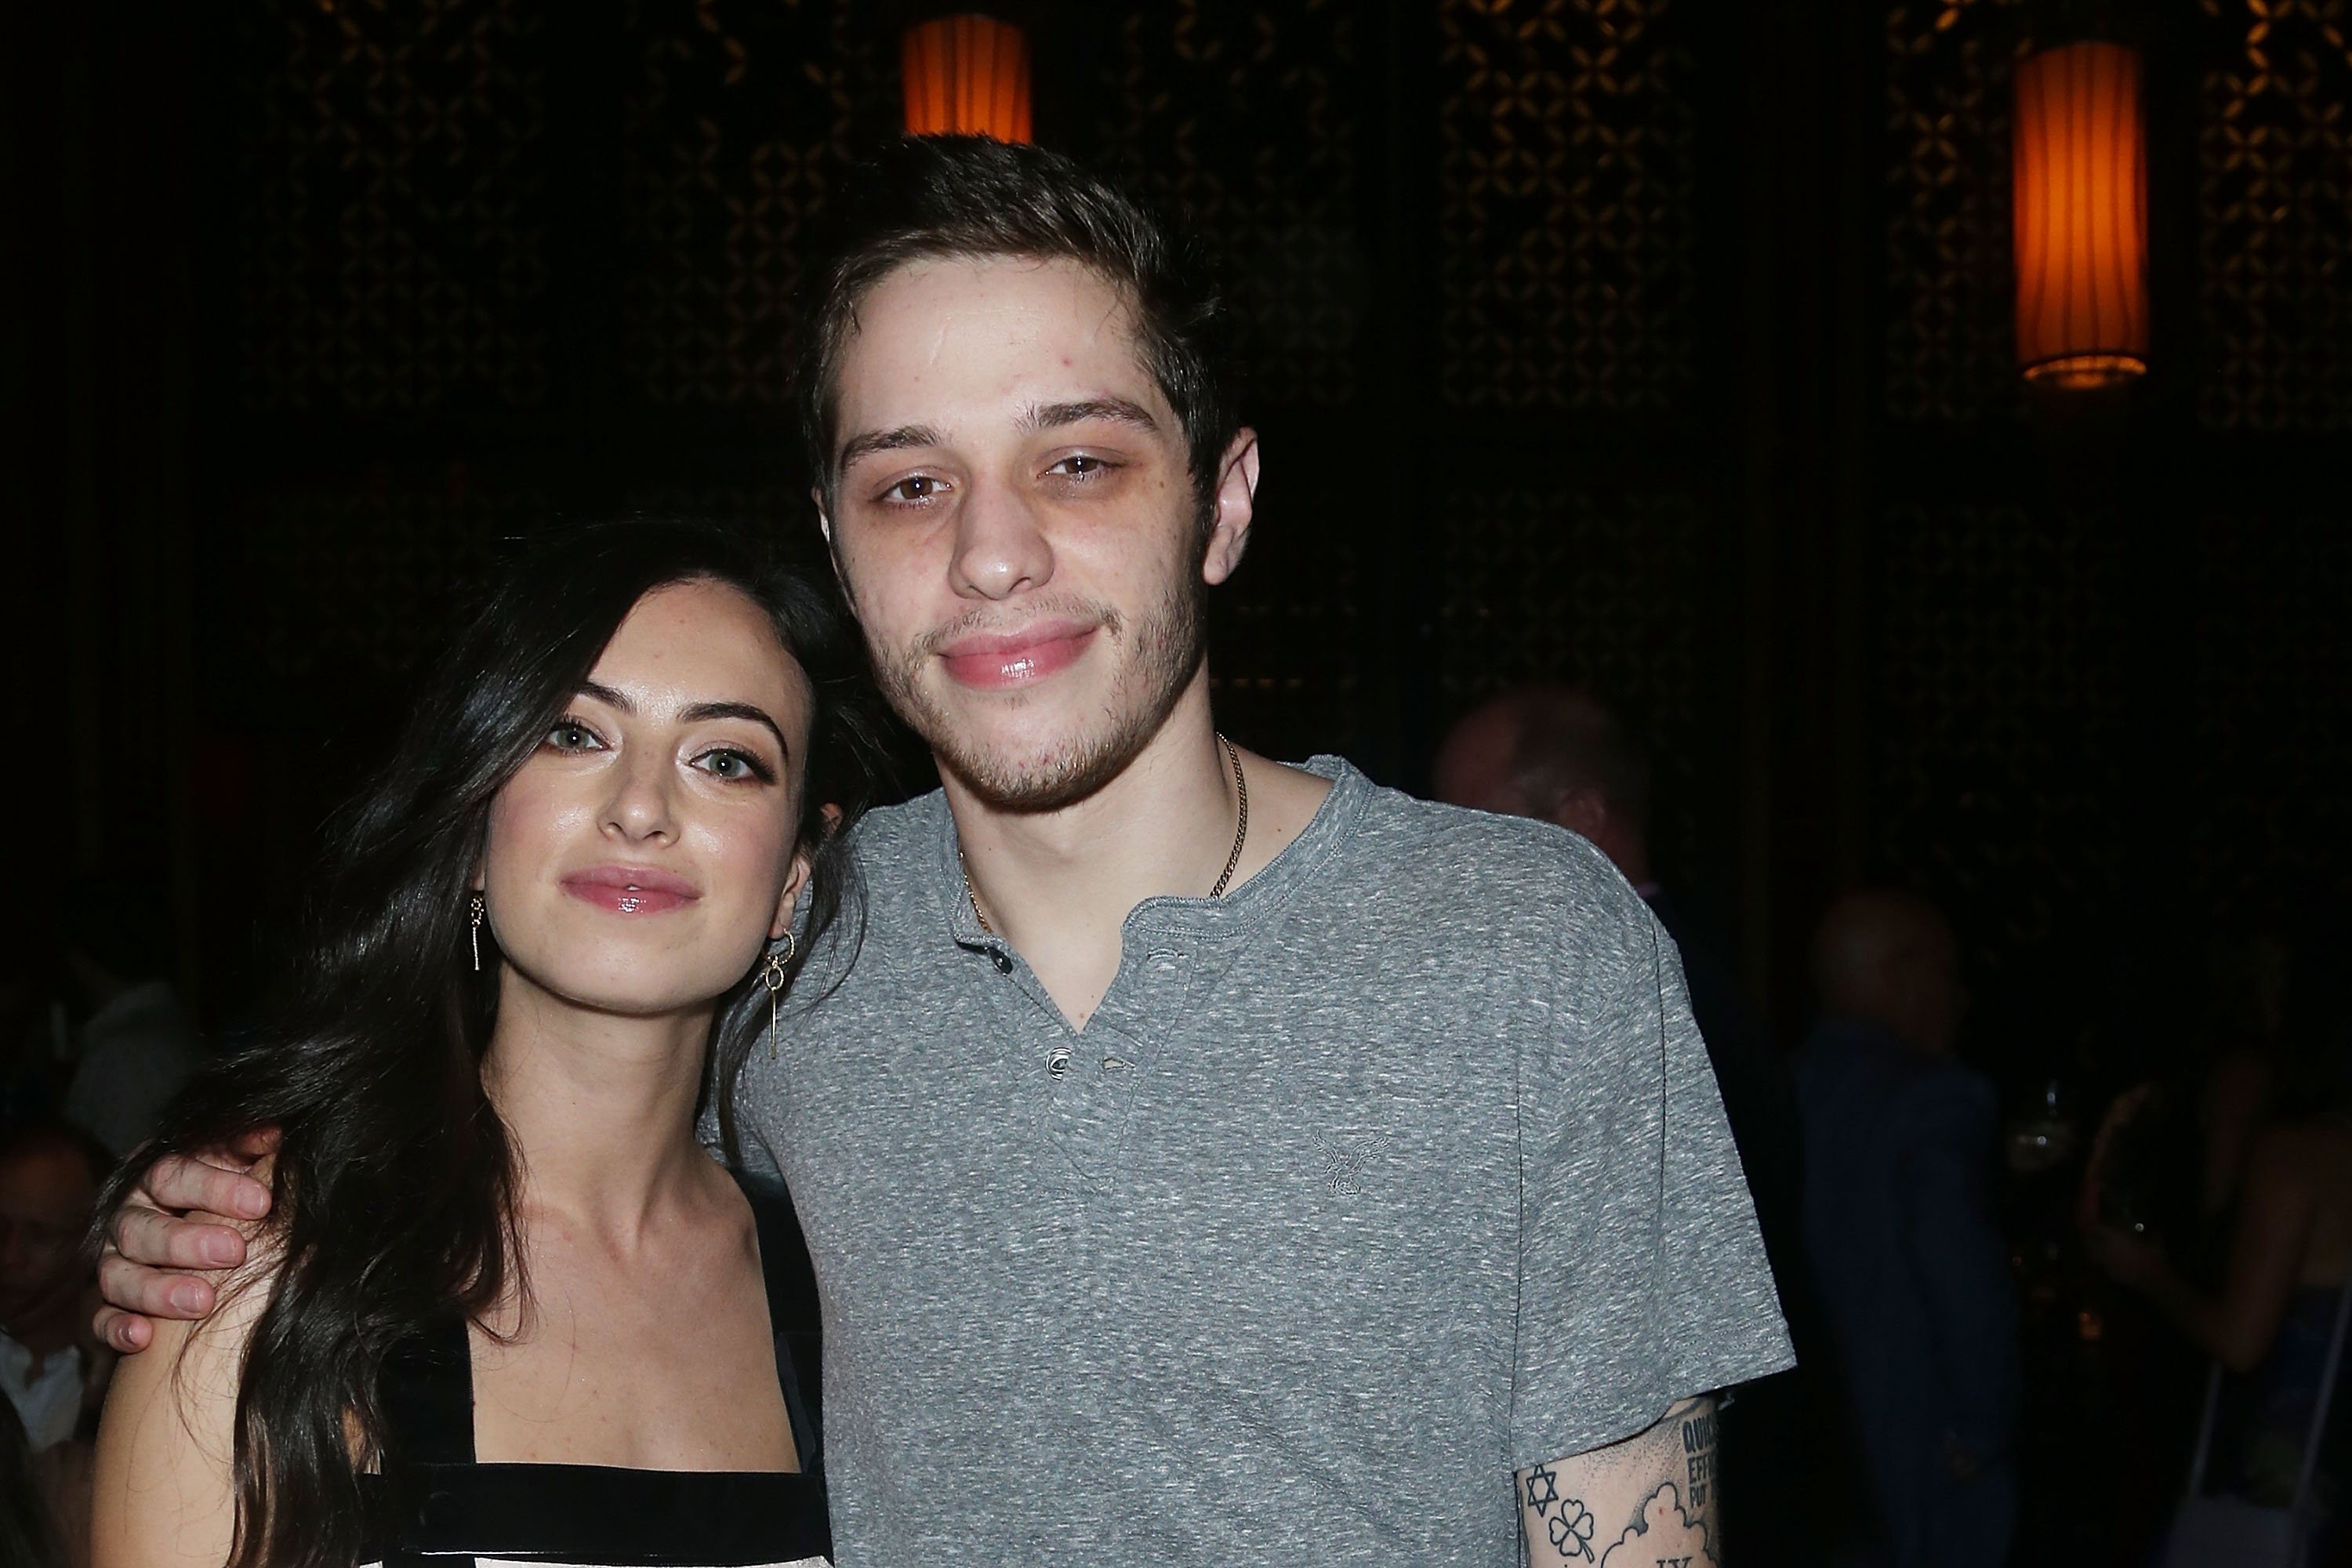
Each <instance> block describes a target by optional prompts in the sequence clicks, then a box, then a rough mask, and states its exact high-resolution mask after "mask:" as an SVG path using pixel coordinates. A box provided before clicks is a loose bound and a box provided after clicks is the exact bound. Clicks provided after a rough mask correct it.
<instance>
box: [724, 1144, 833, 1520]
mask: <svg viewBox="0 0 2352 1568" xmlns="http://www.w3.org/2000/svg"><path fill="white" fill-rule="evenodd" d="M735 1182H736V1184H737V1185H738V1186H740V1187H741V1188H742V1189H743V1196H744V1198H745V1200H746V1201H748V1202H749V1203H750V1204H751V1222H752V1225H753V1226H754V1227H755V1228H756V1230H757V1233H758V1236H759V1239H760V1283H761V1288H762V1289H765V1290H766V1292H767V1296H768V1330H769V1332H770V1333H771V1334H772V1335H773V1336H774V1337H775V1344H776V1380H777V1382H778V1383H780V1384H782V1386H783V1393H784V1411H785V1414H786V1415H788V1416H789V1417H790V1419H791V1421H792V1427H793V1451H794V1452H796V1453H797V1454H799V1456H800V1463H801V1468H802V1469H803V1470H805V1471H808V1472H809V1473H810V1474H812V1475H814V1474H816V1473H818V1472H819V1471H821V1470H822V1469H823V1468H824V1453H823V1445H824V1422H823V1420H822V1419H820V1416H821V1412H822V1407H823V1405H822V1401H823V1394H822V1390H821V1383H822V1373H821V1372H820V1369H819V1366H818V1352H819V1334H818V1320H817V1301H816V1276H815V1274H814V1272H813V1271H812V1270H811V1268H809V1256H808V1241H807V1238H806V1237H803V1235H802V1234H801V1226H800V1218H799V1216H798V1215H796V1214H794V1213H793V1201H792V1199H791V1197H790V1196H789V1195H787V1194H785V1193H783V1192H782V1190H781V1189H767V1188H763V1187H761V1186H759V1185H757V1184H753V1183H751V1182H750V1181H747V1180H746V1179H745V1178H744V1176H743V1175H742V1173H740V1172H738V1173H736V1176H735Z"/></svg>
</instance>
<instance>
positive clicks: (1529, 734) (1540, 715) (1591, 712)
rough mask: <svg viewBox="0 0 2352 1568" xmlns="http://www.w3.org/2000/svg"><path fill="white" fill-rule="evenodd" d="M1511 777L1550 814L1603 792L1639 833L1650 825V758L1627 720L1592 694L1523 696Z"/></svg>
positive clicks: (1535, 690) (1547, 689)
mask: <svg viewBox="0 0 2352 1568" xmlns="http://www.w3.org/2000/svg"><path fill="white" fill-rule="evenodd" d="M1517 702H1518V714H1517V717H1518V734H1517V741H1516V742H1515V743H1514V744H1513V746H1512V748H1511V771H1512V773H1514V774H1515V775H1516V777H1517V783H1518V785H1519V787H1520V788H1521V789H1522V790H1524V791H1525V792H1526V793H1527V795H1528V799H1530V800H1532V801H1535V802H1537V803H1538V805H1541V806H1543V807H1545V808H1546V809H1549V807H1550V806H1551V805H1553V804H1555V803H1556V802H1558V801H1559V798H1560V797H1561V796H1562V795H1568V794H1570V793H1571V792H1573V791H1576V790H1580V789H1597V790H1599V791H1600V792H1601V796H1602V798H1604V799H1606V800H1607V801H1608V802H1609V805H1610V807H1611V809H1612V810H1613V811H1615V812H1617V813H1618V814H1619V815H1621V816H1623V817H1624V818H1625V819H1626V820H1628V821H1630V822H1631V823H1632V824H1633V826H1635V827H1637V828H1646V827H1647V826H1649V823H1650V753H1649V752H1648V750H1647V749H1646V748H1645V747H1643V744H1642V742H1641V741H1640V740H1639V739H1638V738H1637V737H1636V736H1635V735H1634V734H1633V731H1632V730H1630V729H1629V728H1627V727H1626V724H1625V722H1624V721H1623V720H1622V719H1620V718H1619V717H1618V716H1617V715H1616V713H1615V712H1613V711H1612V710H1610V709H1609V708H1608V707H1607V706H1606V705H1604V704H1603V703H1601V701H1600V700H1598V699H1596V698H1594V697H1593V696H1591V694H1590V693H1588V692H1584V691H1580V690H1577V689H1573V688H1570V687H1561V686H1538V687H1531V688H1528V689H1526V690H1524V691H1523V692H1521V693H1519V694H1518V696H1517Z"/></svg>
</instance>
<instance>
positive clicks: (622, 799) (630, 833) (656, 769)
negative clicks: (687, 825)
mask: <svg viewBox="0 0 2352 1568" xmlns="http://www.w3.org/2000/svg"><path fill="white" fill-rule="evenodd" d="M674 783H675V781H674V780H673V779H672V778H671V776H670V768H669V762H668V759H667V757H664V756H661V755H658V754H657V753H655V752H652V751H650V750H649V749H645V748H637V747H628V746H625V747H624V748H623V749H622V752H621V757H620V762H619V765H618V766H617V767H616V768H615V769H614V775H613V797H612V799H611V801H610V802H609V803H608V804H607V805H606V808H605V826H608V827H610V828H612V829H614V831H616V832H618V833H620V834H622V835H624V836H625V837H629V838H655V837H665V836H667V835H668V834H670V833H671V832H672V831H673V830H674V828H675V827H676V826H677V824H676V811H677V801H676V799H675V798H674V796H673V795H672V789H673V787H674Z"/></svg>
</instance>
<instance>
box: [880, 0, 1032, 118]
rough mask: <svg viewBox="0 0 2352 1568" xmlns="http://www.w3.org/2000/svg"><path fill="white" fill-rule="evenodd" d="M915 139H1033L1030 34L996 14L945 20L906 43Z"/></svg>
mask: <svg viewBox="0 0 2352 1568" xmlns="http://www.w3.org/2000/svg"><path fill="white" fill-rule="evenodd" d="M899 66H900V71H899V74H900V75H901V77H902V78H903V79H905V82H906V88H907V132H908V135H910V136H923V135H930V134H934V133H938V132H962V133H965V134H970V135H976V136H993V137H995V138H996V139H997V140H998V141H999V142H1027V141H1030V140H1032V139H1033V138H1032V137H1031V135H1030V133H1029V37H1028V35H1027V34H1025V33H1024V32H1022V30H1021V29H1020V28H1018V27H1016V26H1013V24H1012V23H1010V22H1000V21H998V20H997V19H996V18H995V17H993V16H940V17H936V18H934V19H932V20H930V21H928V22H918V23H916V24H915V25H914V26H910V27H908V29H907V32H906V36H905V38H904V40H903V41H902V43H901V45H900V58H899Z"/></svg>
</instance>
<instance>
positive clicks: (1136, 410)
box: [1021, 397, 1160, 435]
mask: <svg viewBox="0 0 2352 1568" xmlns="http://www.w3.org/2000/svg"><path fill="white" fill-rule="evenodd" d="M1088 419H1108V420H1110V421H1111V422H1112V423H1114V424H1118V425H1132V426H1135V427H1136V428H1138V429H1139V430H1149V431H1151V432H1153V433H1154V434H1157V433H1158V431H1159V429H1160V421H1159V420H1157V419H1154V418H1153V417H1152V416H1151V411H1150V409H1148V408H1146V407H1144V406H1143V405H1141V404H1140V403H1136V402H1133V401H1130V400H1129V399H1128V398H1124V397H1088V398H1082V399H1080V400H1079V401H1078V402H1076V403H1041V404H1039V405H1037V406H1036V407H1034V408H1032V409H1030V410H1029V411H1028V412H1027V413H1026V414H1024V415H1023V416H1021V428H1022V429H1024V430H1026V431H1028V432H1030V433H1031V434H1033V435H1034V434H1035V433H1036V432H1038V431H1040V430H1058V429H1060V428H1061V427H1062V426H1066V425H1077V424H1081V423H1083V422H1085V421H1086V420H1088Z"/></svg>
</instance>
